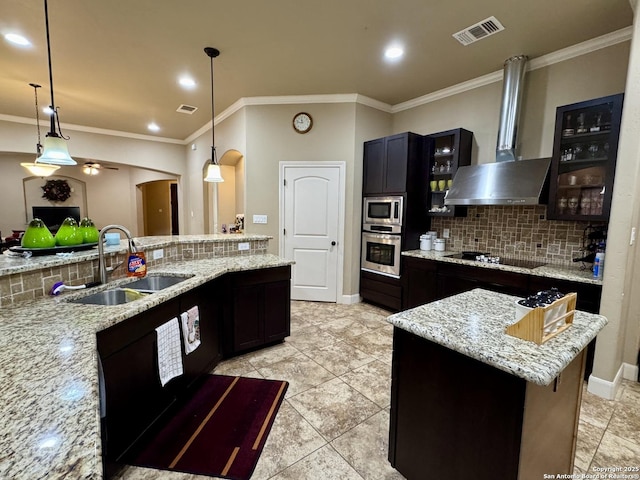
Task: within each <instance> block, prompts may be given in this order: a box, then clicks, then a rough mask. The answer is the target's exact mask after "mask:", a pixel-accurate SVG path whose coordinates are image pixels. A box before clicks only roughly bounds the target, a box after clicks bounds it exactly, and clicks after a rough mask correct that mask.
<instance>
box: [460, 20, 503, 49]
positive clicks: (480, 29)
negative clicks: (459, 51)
mask: <svg viewBox="0 0 640 480" xmlns="http://www.w3.org/2000/svg"><path fill="white" fill-rule="evenodd" d="M502 30H504V27H503V26H502V24H501V23H500V22H499V21H498V19H497V18H496V17H489V18H486V19H484V20H482V21H481V22H478V23H476V24H475V25H471V26H470V27H467V28H465V29H464V30H460V31H459V32H458V33H454V34H453V38H455V39H456V40H458V41H459V42H460V43H461V44H462V45H465V46H466V45H469V44H471V43H473V42H477V41H478V40H482V39H483V38H486V37H488V36H489V35H493V34H494V33H498V32H501V31H502Z"/></svg>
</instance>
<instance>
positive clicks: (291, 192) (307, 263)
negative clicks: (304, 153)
mask: <svg viewBox="0 0 640 480" xmlns="http://www.w3.org/2000/svg"><path fill="white" fill-rule="evenodd" d="M282 170H283V177H284V182H283V185H282V188H283V192H282V195H281V199H282V201H283V205H282V207H283V213H284V214H283V218H284V229H283V236H282V245H283V247H284V248H283V249H282V252H283V255H284V257H285V258H288V259H291V260H294V261H295V265H293V267H292V274H291V277H292V278H291V298H292V299H294V300H312V301H324V302H335V301H337V295H338V293H337V291H338V284H339V283H341V282H338V263H339V262H338V261H339V250H340V245H339V234H340V227H339V225H340V218H341V216H340V203H341V202H340V199H341V191H340V190H341V178H340V175H341V168H340V166H339V165H335V164H334V165H327V166H307V165H304V166H295V165H292V166H288V165H284V166H283V169H282Z"/></svg>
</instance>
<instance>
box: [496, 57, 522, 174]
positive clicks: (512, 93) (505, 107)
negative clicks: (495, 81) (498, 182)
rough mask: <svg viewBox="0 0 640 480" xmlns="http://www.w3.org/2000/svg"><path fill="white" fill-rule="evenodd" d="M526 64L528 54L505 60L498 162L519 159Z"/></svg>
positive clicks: (497, 150) (497, 152)
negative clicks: (519, 132)
mask: <svg viewBox="0 0 640 480" xmlns="http://www.w3.org/2000/svg"><path fill="white" fill-rule="evenodd" d="M526 66H527V56H526V55H517V56H515V57H511V58H509V59H507V60H506V61H505V62H504V80H503V83H502V105H501V106H500V123H499V125H498V142H497V146H496V162H508V161H513V160H517V159H518V152H517V150H518V144H517V140H518V123H519V120H520V110H521V109H520V105H521V104H522V90H523V87H524V73H525V70H526Z"/></svg>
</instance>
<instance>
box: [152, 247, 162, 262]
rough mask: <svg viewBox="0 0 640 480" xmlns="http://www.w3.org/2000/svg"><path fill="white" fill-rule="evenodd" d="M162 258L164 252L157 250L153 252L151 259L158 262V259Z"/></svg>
mask: <svg viewBox="0 0 640 480" xmlns="http://www.w3.org/2000/svg"><path fill="white" fill-rule="evenodd" d="M162 257H164V250H163V249H161V248H157V249H155V250H154V251H153V259H154V260H158V259H159V258H162Z"/></svg>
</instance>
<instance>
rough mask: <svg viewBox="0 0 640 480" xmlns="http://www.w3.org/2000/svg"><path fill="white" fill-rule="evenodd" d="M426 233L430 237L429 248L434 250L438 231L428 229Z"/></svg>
mask: <svg viewBox="0 0 640 480" xmlns="http://www.w3.org/2000/svg"><path fill="white" fill-rule="evenodd" d="M426 234H427V235H429V236H430V237H431V250H434V249H435V248H436V238H438V232H434V231H433V230H430V231H428V232H427V233H426Z"/></svg>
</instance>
